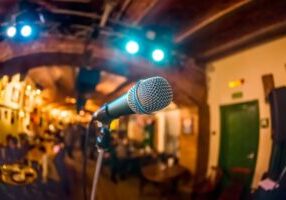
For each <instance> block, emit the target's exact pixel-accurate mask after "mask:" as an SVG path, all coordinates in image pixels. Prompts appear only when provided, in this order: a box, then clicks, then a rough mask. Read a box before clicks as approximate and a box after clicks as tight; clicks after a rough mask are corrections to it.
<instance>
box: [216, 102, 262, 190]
mask: <svg viewBox="0 0 286 200" xmlns="http://www.w3.org/2000/svg"><path fill="white" fill-rule="evenodd" d="M250 104H251V105H255V106H256V107H257V122H258V124H257V125H258V130H257V145H256V149H255V151H254V152H255V158H254V166H253V172H252V174H251V182H250V187H251V184H252V182H253V177H254V173H255V169H256V165H257V157H258V150H259V139H260V120H259V119H260V113H259V101H258V100H252V101H246V102H240V103H234V104H225V105H221V106H220V145H219V162H218V163H219V166H221V163H222V159H223V156H222V155H223V153H222V143H223V141H224V138H223V135H224V134H223V131H225V128H224V114H225V111H226V110H227V108H231V107H237V106H241V105H250Z"/></svg>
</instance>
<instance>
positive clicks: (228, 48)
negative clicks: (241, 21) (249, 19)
mask: <svg viewBox="0 0 286 200" xmlns="http://www.w3.org/2000/svg"><path fill="white" fill-rule="evenodd" d="M285 35H286V22H285V21H281V22H278V23H276V24H273V25H270V26H267V27H265V28H262V29H259V30H257V31H256V32H252V33H250V34H247V35H245V36H242V37H240V38H238V39H235V40H233V41H230V42H227V43H225V44H222V45H220V46H218V47H216V48H213V49H210V50H208V51H205V52H203V53H202V54H199V55H198V56H197V58H198V60H200V61H202V62H210V61H213V60H216V59H219V58H221V57H224V56H227V55H230V54H232V53H234V52H237V51H238V50H242V49H245V48H248V47H251V46H254V45H258V44H260V43H262V42H265V41H268V40H271V39H274V38H277V37H281V36H285Z"/></svg>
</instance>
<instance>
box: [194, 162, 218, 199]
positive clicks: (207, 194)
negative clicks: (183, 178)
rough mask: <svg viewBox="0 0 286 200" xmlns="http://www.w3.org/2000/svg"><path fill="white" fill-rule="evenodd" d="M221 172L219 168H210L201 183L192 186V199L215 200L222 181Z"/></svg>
mask: <svg viewBox="0 0 286 200" xmlns="http://www.w3.org/2000/svg"><path fill="white" fill-rule="evenodd" d="M222 176H223V171H222V170H221V168H219V167H214V166H213V167H212V168H211V173H210V175H209V176H208V177H207V178H206V179H205V180H203V181H202V182H200V183H198V184H195V185H194V186H193V193H192V199H198V200H203V199H216V197H217V196H218V192H219V186H220V183H221V180H222Z"/></svg>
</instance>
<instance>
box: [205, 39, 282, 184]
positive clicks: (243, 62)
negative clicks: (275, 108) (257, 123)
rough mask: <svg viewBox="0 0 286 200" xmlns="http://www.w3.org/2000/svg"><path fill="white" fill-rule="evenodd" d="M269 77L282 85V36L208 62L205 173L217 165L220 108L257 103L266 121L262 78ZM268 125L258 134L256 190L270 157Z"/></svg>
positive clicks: (267, 108)
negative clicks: (233, 83)
mask: <svg viewBox="0 0 286 200" xmlns="http://www.w3.org/2000/svg"><path fill="white" fill-rule="evenodd" d="M265 74H273V76H274V82H275V86H276V87H279V86H285V85H286V37H284V38H281V39H277V40H275V41H272V42H269V43H265V44H263V45H260V46H257V47H255V48H251V49H248V50H245V51H243V52H240V53H237V54H235V55H232V56H230V57H227V58H224V59H221V60H218V61H216V62H213V63H210V65H209V66H208V68H207V75H208V92H209V93H208V94H209V95H208V104H209V106H210V132H211V135H210V150H209V162H208V171H209V172H210V168H211V166H217V165H218V159H219V145H220V110H219V108H220V106H221V105H227V104H235V103H241V102H247V101H251V100H258V101H259V115H260V116H259V117H260V120H261V119H269V120H270V108H269V104H268V103H266V102H265V96H264V90H263V84H262V78H261V76H262V75H265ZM239 79H244V80H245V83H244V84H243V85H242V86H239V87H236V88H232V89H231V88H229V87H228V82H229V81H233V80H239ZM235 92H242V93H243V96H242V97H241V98H237V99H233V98H232V94H233V93H235ZM271 146H272V140H271V126H270V125H269V126H268V127H267V128H261V127H260V131H259V146H258V155H257V163H256V169H255V174H254V179H253V184H252V186H253V187H257V184H258V182H259V180H260V179H261V177H262V175H263V173H264V172H266V171H267V169H268V165H269V161H270V154H271Z"/></svg>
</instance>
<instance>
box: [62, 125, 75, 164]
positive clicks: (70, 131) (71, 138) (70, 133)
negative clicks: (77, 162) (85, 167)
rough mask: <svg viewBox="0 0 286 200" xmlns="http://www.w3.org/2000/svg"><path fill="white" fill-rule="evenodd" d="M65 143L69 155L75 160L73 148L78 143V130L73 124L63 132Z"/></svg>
mask: <svg viewBox="0 0 286 200" xmlns="http://www.w3.org/2000/svg"><path fill="white" fill-rule="evenodd" d="M63 136H64V142H65V148H66V152H67V155H68V156H69V158H71V159H73V158H74V156H73V148H74V144H75V142H76V129H75V126H73V125H72V124H71V123H69V124H68V126H67V127H66V128H65V129H64V130H63Z"/></svg>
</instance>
